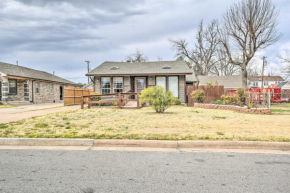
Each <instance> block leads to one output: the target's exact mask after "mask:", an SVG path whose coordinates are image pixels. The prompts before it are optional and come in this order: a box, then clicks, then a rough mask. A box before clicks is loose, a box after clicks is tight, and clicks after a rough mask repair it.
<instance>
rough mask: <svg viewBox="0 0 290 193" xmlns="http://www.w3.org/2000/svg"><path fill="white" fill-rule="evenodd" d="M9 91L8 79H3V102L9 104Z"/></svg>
mask: <svg viewBox="0 0 290 193" xmlns="http://www.w3.org/2000/svg"><path fill="white" fill-rule="evenodd" d="M8 89H9V84H8V78H6V77H2V99H1V100H2V102H7V101H8Z"/></svg>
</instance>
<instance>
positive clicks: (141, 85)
mask: <svg viewBox="0 0 290 193" xmlns="http://www.w3.org/2000/svg"><path fill="white" fill-rule="evenodd" d="M192 73H193V70H192V69H190V68H189V67H188V65H187V64H186V63H185V62H184V61H181V60H177V61H155V62H104V63H102V64H101V65H99V66H98V67H96V68H95V69H93V70H92V71H90V72H89V73H87V74H86V76H92V77H94V78H93V80H94V91H95V92H96V93H101V94H109V93H118V92H129V91H131V92H137V93H141V92H142V90H144V89H145V88H147V87H149V86H155V85H159V86H162V87H164V88H165V89H166V90H170V91H172V92H173V94H174V96H175V97H177V98H179V99H180V101H181V102H182V103H184V102H186V75H192Z"/></svg>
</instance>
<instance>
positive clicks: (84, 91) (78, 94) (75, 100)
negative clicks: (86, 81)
mask: <svg viewBox="0 0 290 193" xmlns="http://www.w3.org/2000/svg"><path fill="white" fill-rule="evenodd" d="M63 93H64V105H76V104H81V98H82V96H83V95H92V94H94V91H93V89H89V88H76V87H72V86H68V87H64V90H63ZM85 100H87V99H85Z"/></svg>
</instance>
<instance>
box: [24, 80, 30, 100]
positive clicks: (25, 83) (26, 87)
mask: <svg viewBox="0 0 290 193" xmlns="http://www.w3.org/2000/svg"><path fill="white" fill-rule="evenodd" d="M24 100H25V101H29V83H28V80H27V81H25V82H24Z"/></svg>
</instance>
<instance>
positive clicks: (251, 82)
mask: <svg viewBox="0 0 290 193" xmlns="http://www.w3.org/2000/svg"><path fill="white" fill-rule="evenodd" d="M283 81H284V79H283V78H282V77H281V76H264V77H263V82H264V83H263V87H264V88H267V87H268V86H270V85H272V84H279V83H281V82H283ZM248 86H249V87H259V88H261V87H262V77H261V76H249V77H248Z"/></svg>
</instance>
